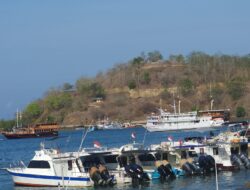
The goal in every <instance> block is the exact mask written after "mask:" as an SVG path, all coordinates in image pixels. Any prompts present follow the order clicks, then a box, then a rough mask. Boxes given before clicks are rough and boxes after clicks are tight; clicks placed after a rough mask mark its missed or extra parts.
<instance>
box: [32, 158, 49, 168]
mask: <svg viewBox="0 0 250 190" xmlns="http://www.w3.org/2000/svg"><path fill="white" fill-rule="evenodd" d="M28 168H42V169H48V168H50V165H49V162H47V161H40V160H39V161H37V160H32V161H30V163H29V165H28Z"/></svg>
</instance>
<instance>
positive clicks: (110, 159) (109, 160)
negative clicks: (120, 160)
mask: <svg viewBox="0 0 250 190" xmlns="http://www.w3.org/2000/svg"><path fill="white" fill-rule="evenodd" d="M116 157H117V155H108V156H105V157H104V160H105V162H106V163H117V160H116Z"/></svg>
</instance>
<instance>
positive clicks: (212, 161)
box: [206, 155, 216, 171]
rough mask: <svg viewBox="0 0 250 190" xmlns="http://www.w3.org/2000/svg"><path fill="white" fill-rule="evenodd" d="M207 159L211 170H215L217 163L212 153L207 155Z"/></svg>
mask: <svg viewBox="0 0 250 190" xmlns="http://www.w3.org/2000/svg"><path fill="white" fill-rule="evenodd" d="M206 160H207V163H208V166H209V169H210V171H214V170H215V164H216V163H215V160H214V158H213V157H212V156H211V155H207V156H206Z"/></svg>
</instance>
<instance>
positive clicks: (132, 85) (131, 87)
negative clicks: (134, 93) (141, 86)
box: [128, 80, 136, 90]
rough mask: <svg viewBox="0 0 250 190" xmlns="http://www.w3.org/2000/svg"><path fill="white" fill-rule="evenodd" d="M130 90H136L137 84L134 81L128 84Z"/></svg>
mask: <svg viewBox="0 0 250 190" xmlns="http://www.w3.org/2000/svg"><path fill="white" fill-rule="evenodd" d="M128 88H129V89H130V90H133V89H135V88H136V82H135V81H134V80H131V81H129V82H128Z"/></svg>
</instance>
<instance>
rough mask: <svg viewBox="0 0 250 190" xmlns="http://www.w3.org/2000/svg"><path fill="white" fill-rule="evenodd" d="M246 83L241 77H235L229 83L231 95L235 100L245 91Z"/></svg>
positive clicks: (228, 87)
mask: <svg viewBox="0 0 250 190" xmlns="http://www.w3.org/2000/svg"><path fill="white" fill-rule="evenodd" d="M245 87H246V84H245V82H244V81H243V80H242V79H241V78H237V79H233V80H231V81H229V82H228V83H227V89H228V93H229V95H230V96H231V97H232V99H233V100H238V99H239V98H241V97H242V96H243V95H244V93H245Z"/></svg>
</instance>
